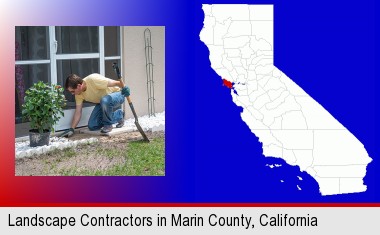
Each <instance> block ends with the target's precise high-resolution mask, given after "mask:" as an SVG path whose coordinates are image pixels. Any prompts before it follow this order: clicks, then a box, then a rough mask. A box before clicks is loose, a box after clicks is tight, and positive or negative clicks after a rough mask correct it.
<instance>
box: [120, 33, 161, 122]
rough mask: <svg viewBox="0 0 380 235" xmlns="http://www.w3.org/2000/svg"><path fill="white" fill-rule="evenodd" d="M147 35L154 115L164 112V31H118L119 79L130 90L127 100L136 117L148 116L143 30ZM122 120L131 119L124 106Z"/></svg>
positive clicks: (127, 108)
mask: <svg viewBox="0 0 380 235" xmlns="http://www.w3.org/2000/svg"><path fill="white" fill-rule="evenodd" d="M146 28H149V29H150V31H151V43H152V48H153V49H152V61H153V65H154V66H153V79H154V97H155V110H156V113H160V112H163V111H165V27H164V26H124V27H122V33H123V44H122V46H123V47H122V48H123V50H122V53H123V54H122V58H123V67H122V76H123V79H124V81H125V84H126V85H127V86H129V87H130V88H131V99H132V102H133V105H134V107H135V110H136V113H137V116H143V115H147V114H148V92H147V74H146V69H145V68H146V59H145V40H144V30H145V29H146ZM125 110H126V113H125V117H126V118H131V117H133V115H132V113H131V111H130V108H129V105H128V104H126V105H125Z"/></svg>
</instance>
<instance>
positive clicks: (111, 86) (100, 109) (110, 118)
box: [61, 73, 130, 137]
mask: <svg viewBox="0 0 380 235" xmlns="http://www.w3.org/2000/svg"><path fill="white" fill-rule="evenodd" d="M65 88H66V89H67V90H68V91H69V92H70V93H71V94H73V95H75V104H76V106H75V113H74V116H73V119H72V121H71V128H70V129H68V130H66V131H65V132H63V133H62V134H61V136H66V137H70V136H72V135H73V134H74V129H75V127H76V126H77V125H78V123H79V121H80V119H81V117H82V107H83V101H84V100H86V101H88V102H91V103H95V104H96V105H95V107H94V110H93V111H92V113H91V116H90V119H89V120H88V129H90V130H91V131H96V130H101V132H102V133H108V132H110V131H112V128H113V127H112V125H113V124H115V123H117V125H116V128H120V127H122V126H124V112H123V110H121V104H122V103H124V100H125V97H128V96H129V95H130V89H129V88H128V87H127V86H125V87H121V83H120V81H115V80H112V79H109V78H106V77H104V76H102V75H100V74H96V73H94V74H90V75H88V76H87V77H85V78H83V79H82V78H81V77H79V76H78V75H76V74H70V75H69V76H68V77H67V78H66V83H65Z"/></svg>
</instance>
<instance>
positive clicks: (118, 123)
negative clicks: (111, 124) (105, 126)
mask: <svg viewBox="0 0 380 235" xmlns="http://www.w3.org/2000/svg"><path fill="white" fill-rule="evenodd" d="M124 116H125V113H124V112H123V117H122V118H121V119H120V121H118V122H117V124H116V128H122V127H123V126H124Z"/></svg>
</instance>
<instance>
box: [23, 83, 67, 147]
mask: <svg viewBox="0 0 380 235" xmlns="http://www.w3.org/2000/svg"><path fill="white" fill-rule="evenodd" d="M25 94H26V95H25V98H24V104H23V105H22V115H23V118H24V119H25V120H28V121H30V127H31V130H29V140H30V146H31V147H35V146H42V145H49V138H50V132H51V131H54V125H55V124H56V123H57V122H58V121H59V119H60V118H61V117H62V116H63V115H64V113H63V107H64V105H65V101H66V100H65V95H64V94H63V88H62V87H61V86H58V85H49V84H47V83H44V82H42V81H39V82H38V83H35V84H34V85H33V86H32V87H30V88H29V89H28V90H27V91H26V92H25Z"/></svg>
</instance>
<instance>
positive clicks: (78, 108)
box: [71, 103, 83, 129]
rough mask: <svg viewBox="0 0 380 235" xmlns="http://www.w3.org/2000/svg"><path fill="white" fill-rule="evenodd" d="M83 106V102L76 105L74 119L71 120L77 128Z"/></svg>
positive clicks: (72, 124) (72, 126) (73, 126)
mask: <svg viewBox="0 0 380 235" xmlns="http://www.w3.org/2000/svg"><path fill="white" fill-rule="evenodd" d="M82 106H83V103H82V104H77V105H76V106H75V112H74V116H73V120H72V121H71V128H73V129H75V127H77V125H78V123H79V121H80V119H81V117H82Z"/></svg>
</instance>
